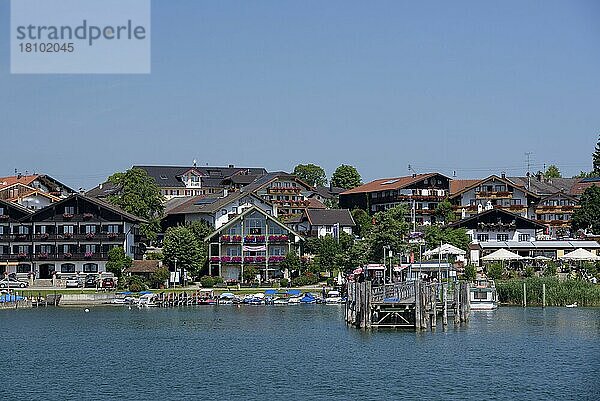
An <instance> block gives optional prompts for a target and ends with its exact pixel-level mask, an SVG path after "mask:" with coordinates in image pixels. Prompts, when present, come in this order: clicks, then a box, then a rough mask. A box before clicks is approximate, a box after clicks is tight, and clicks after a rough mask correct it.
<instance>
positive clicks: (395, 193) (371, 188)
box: [339, 173, 450, 226]
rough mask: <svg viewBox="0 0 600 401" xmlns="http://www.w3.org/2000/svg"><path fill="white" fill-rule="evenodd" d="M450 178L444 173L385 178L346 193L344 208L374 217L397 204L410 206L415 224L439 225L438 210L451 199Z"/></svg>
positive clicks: (342, 200)
mask: <svg viewBox="0 0 600 401" xmlns="http://www.w3.org/2000/svg"><path fill="white" fill-rule="evenodd" d="M449 189H450V179H449V178H448V177H446V176H444V175H442V174H438V173H429V174H413V175H412V176H407V177H397V178H384V179H379V180H375V181H371V182H369V183H367V184H364V185H361V186H359V187H356V188H353V189H350V190H348V191H344V192H342V193H341V194H340V195H339V197H340V200H339V203H340V207H341V208H346V209H350V210H352V209H355V208H360V209H363V210H366V211H368V212H369V213H371V214H373V213H376V212H379V211H383V210H387V209H390V208H392V207H394V206H397V205H406V206H407V208H408V209H409V210H410V211H411V216H410V219H407V220H410V221H411V222H413V223H414V224H415V225H419V226H420V225H428V224H433V223H436V216H435V209H436V208H437V206H438V204H439V203H440V202H443V201H444V200H445V199H446V197H447V196H448V193H449Z"/></svg>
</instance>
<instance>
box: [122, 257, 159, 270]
mask: <svg viewBox="0 0 600 401" xmlns="http://www.w3.org/2000/svg"><path fill="white" fill-rule="evenodd" d="M161 267H162V262H161V261H160V260H134V261H132V263H131V267H129V268H128V269H126V270H125V272H127V273H154V272H155V271H157V270H158V269H160V268H161Z"/></svg>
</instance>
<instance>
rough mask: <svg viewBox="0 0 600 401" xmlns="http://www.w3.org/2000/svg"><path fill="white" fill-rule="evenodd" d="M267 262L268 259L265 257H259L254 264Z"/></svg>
mask: <svg viewBox="0 0 600 401" xmlns="http://www.w3.org/2000/svg"><path fill="white" fill-rule="evenodd" d="M266 260H267V258H266V257H264V256H257V257H256V258H254V262H256V263H265V261H266Z"/></svg>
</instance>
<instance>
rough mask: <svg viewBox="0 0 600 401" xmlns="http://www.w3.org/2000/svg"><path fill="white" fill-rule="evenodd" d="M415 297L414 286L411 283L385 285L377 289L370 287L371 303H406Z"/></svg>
mask: <svg viewBox="0 0 600 401" xmlns="http://www.w3.org/2000/svg"><path fill="white" fill-rule="evenodd" d="M414 297H415V285H414V283H413V282H402V283H392V284H385V285H382V286H379V287H371V302H384V301H385V300H390V301H394V302H401V301H407V300H410V299H412V298H414Z"/></svg>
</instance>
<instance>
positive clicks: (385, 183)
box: [381, 180, 400, 185]
mask: <svg viewBox="0 0 600 401" xmlns="http://www.w3.org/2000/svg"><path fill="white" fill-rule="evenodd" d="M398 181H400V180H388V181H386V182H384V183H383V184H381V185H388V184H395V183H397V182H398Z"/></svg>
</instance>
